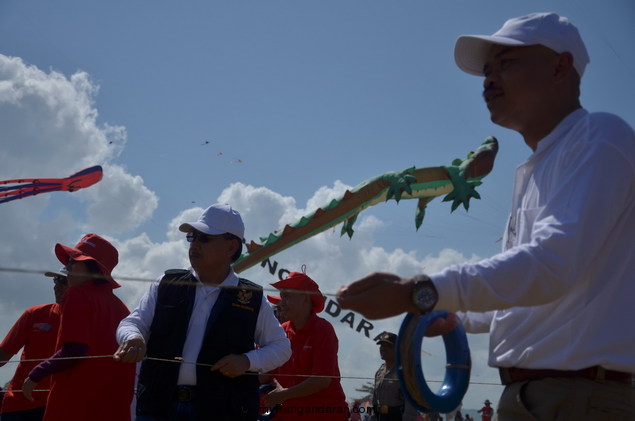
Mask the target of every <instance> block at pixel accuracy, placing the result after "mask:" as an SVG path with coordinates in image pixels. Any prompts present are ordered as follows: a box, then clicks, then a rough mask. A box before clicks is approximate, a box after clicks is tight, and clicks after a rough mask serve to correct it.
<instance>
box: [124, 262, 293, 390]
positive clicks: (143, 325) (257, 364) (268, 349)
mask: <svg viewBox="0 0 635 421" xmlns="http://www.w3.org/2000/svg"><path fill="white" fill-rule="evenodd" d="M190 272H191V273H192V275H194V277H195V278H196V279H197V280H198V281H199V282H200V280H199V278H198V275H197V274H196V272H195V271H194V270H193V269H192V268H190ZM160 281H161V279H159V280H158V281H157V282H154V283H153V284H152V285H151V286H150V289H149V290H148V292H147V293H146V294H145V295H144V296H143V297H142V298H141V301H140V302H139V306H138V307H137V308H136V309H135V310H134V311H133V312H132V313H130V315H129V316H128V317H126V318H125V319H123V320H122V321H121V323H120V324H119V328H118V329H117V342H118V343H119V344H121V343H123V342H125V341H126V340H128V339H131V338H132V337H134V336H141V337H143V338H144V340H145V341H146V343H147V341H148V338H149V335H150V333H151V332H150V326H151V325H152V319H153V318H154V309H155V306H156V300H157V293H158V289H159V283H160ZM237 285H238V276H237V275H236V273H235V272H234V271H233V270H230V273H229V275H228V276H227V278H225V280H224V281H223V282H221V284H220V285H219V286H207V285H204V284H202V283H201V284H200V287H199V288H196V296H195V301H194V306H193V308H192V316H191V317H190V322H189V325H188V331H187V335H186V338H185V343H184V345H183V352H182V354H183V355H182V358H183V362H184V364H183V363H182V364H181V366H180V370H179V378H178V383H177V384H179V385H195V384H196V364H195V363H196V361H197V359H198V354H199V352H200V350H201V346H202V344H203V336H204V333H205V328H206V326H207V320H208V319H209V315H210V313H211V311H212V308H213V307H214V304H215V303H216V300H217V299H218V295H219V293H220V290H221V288H223V287H227V286H237ZM254 341H255V343H256V344H257V345H258V346H259V348H258V349H254V350H252V351H249V352H247V353H246V354H245V355H246V356H247V358H248V359H249V370H250V371H259V372H267V371H270V370H273V369H274V368H276V367H279V366H281V365H282V364H284V363H285V362H286V361H287V360H288V359H289V357H290V356H291V345H290V343H289V339H287V336H286V334H285V333H284V330H283V329H282V327H281V326H280V323H279V322H278V320H277V319H276V317H275V315H274V314H273V310H272V309H271V306H270V305H269V303H268V302H267V299H266V297H265V296H264V294H263V297H262V303H261V305H260V311H259V313H258V319H257V322H256V331H255V334H254Z"/></svg>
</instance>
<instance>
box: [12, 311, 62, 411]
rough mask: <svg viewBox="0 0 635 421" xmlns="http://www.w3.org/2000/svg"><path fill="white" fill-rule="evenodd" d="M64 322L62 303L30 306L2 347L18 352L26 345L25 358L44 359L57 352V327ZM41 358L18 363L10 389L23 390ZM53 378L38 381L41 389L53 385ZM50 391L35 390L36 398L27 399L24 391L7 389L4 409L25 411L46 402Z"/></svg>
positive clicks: (38, 387)
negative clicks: (60, 304)
mask: <svg viewBox="0 0 635 421" xmlns="http://www.w3.org/2000/svg"><path fill="white" fill-rule="evenodd" d="M59 325H60V306H59V305H57V304H43V305H39V306H33V307H30V308H28V309H27V310H26V311H25V312H24V313H22V316H20V318H19V319H18V320H17V321H16V322H15V324H14V325H13V327H12V328H11V330H10V331H9V333H8V334H7V336H6V337H5V338H4V341H3V342H2V344H0V348H2V349H3V350H4V351H5V352H7V353H8V354H12V355H15V354H17V353H18V351H19V350H20V349H21V348H24V350H23V351H22V355H21V356H20V359H21V360H43V359H46V358H49V357H50V356H51V355H53V354H54V353H55V343H56V342H57V330H58V328H59ZM39 363H40V361H25V362H21V363H19V364H18V366H17V367H16V369H15V374H14V375H13V378H12V379H11V382H10V383H9V387H8V390H21V389H22V382H23V381H24V379H26V378H27V377H28V375H29V373H30V372H31V370H32V369H33V367H35V366H36V365H38V364H39ZM50 387H51V384H50V379H45V380H43V381H42V382H40V383H38V385H37V389H44V390H48V389H50ZM47 397H48V392H33V399H34V401H33V402H31V401H29V400H27V399H26V398H25V397H24V395H23V394H22V392H17V393H13V392H6V393H5V395H4V400H3V401H2V409H0V413H5V412H17V411H25V410H28V409H33V408H39V407H42V406H45V405H46V398H47Z"/></svg>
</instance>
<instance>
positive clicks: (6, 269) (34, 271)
mask: <svg viewBox="0 0 635 421" xmlns="http://www.w3.org/2000/svg"><path fill="white" fill-rule="evenodd" d="M0 272H10V273H24V274H36V275H43V274H44V273H46V272H52V273H55V272H57V270H37V269H22V268H9V267H0ZM90 275H91V276H93V277H94V278H99V275H96V274H93V273H91V274H90ZM113 277H114V278H115V279H116V280H117V281H130V282H146V283H154V282H157V279H149V278H138V277H130V276H116V275H115V276H113ZM171 284H173V285H196V286H203V284H202V283H201V282H197V281H174V282H171ZM217 287H218V288H221V289H223V288H224V289H235V290H252V291H263V292H279V290H278V289H276V288H273V287H249V286H240V287H239V286H234V285H217ZM289 292H290V293H294V292H296V291H295V290H289ZM297 293H299V294H310V295H324V296H327V297H336V296H337V293H331V292H316V291H297Z"/></svg>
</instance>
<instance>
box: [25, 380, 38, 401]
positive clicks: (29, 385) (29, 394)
mask: <svg viewBox="0 0 635 421" xmlns="http://www.w3.org/2000/svg"><path fill="white" fill-rule="evenodd" d="M36 386H37V383H36V382H34V381H33V380H31V378H30V377H27V378H26V379H24V383H22V394H23V395H24V397H25V398H27V399H28V400H30V401H31V402H33V390H34V389H35V388H36Z"/></svg>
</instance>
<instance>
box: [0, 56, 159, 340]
mask: <svg viewBox="0 0 635 421" xmlns="http://www.w3.org/2000/svg"><path fill="white" fill-rule="evenodd" d="M98 91H99V87H98V86H97V85H96V84H95V83H94V82H93V81H92V80H91V79H90V77H89V75H88V74H87V73H85V72H77V73H75V74H73V75H71V76H70V77H66V76H65V75H63V74H61V73H59V72H55V71H50V72H44V71H42V70H40V69H38V68H37V67H35V66H31V65H28V64H26V63H25V62H24V61H23V60H22V59H20V58H17V57H8V56H5V55H2V54H0V138H1V139H2V150H1V151H0V180H5V179H15V178H38V177H47V178H61V177H66V176H68V175H70V174H72V173H74V172H76V171H79V170H81V169H83V168H86V167H89V166H93V165H102V167H103V169H104V178H103V180H102V181H101V182H99V183H97V184H96V185H94V186H92V187H90V188H88V189H85V190H80V191H78V192H74V193H68V192H54V193H50V194H40V195H38V196H34V197H27V198H24V199H20V200H16V201H12V202H8V203H4V204H2V205H0V218H1V219H2V222H3V223H2V224H0V236H1V237H2V240H3V241H2V243H1V245H0V250H1V251H2V253H1V255H0V266H1V267H2V268H3V269H6V268H21V269H24V270H28V271H30V272H33V274H16V273H12V272H7V271H6V270H3V271H2V272H0V301H1V304H2V305H1V306H0V308H2V312H3V314H2V319H1V320H2V326H1V327H2V328H4V329H2V330H3V331H6V330H7V324H9V323H12V322H13V320H14V319H15V316H16V314H17V313H19V312H21V311H22V310H24V309H25V308H26V307H28V306H30V305H33V304H35V303H43V302H50V301H51V300H52V292H51V287H52V285H51V283H50V279H48V278H44V277H42V276H41V275H40V273H41V272H42V271H43V270H45V269H46V270H50V269H59V266H60V264H59V262H58V261H57V259H56V258H55V256H54V255H53V246H54V245H55V243H57V242H61V243H64V244H70V245H74V244H75V243H76V242H77V241H78V240H79V238H80V237H81V235H82V234H84V233H85V232H87V231H91V232H97V233H99V234H102V235H104V236H107V237H109V238H112V236H113V235H115V234H119V233H123V232H124V231H128V230H131V229H134V228H137V227H139V226H140V225H141V224H142V223H143V222H144V221H146V220H147V219H148V218H150V216H151V215H152V213H153V212H154V210H155V209H156V207H157V205H158V198H157V196H156V194H155V193H154V192H152V191H150V190H149V189H148V188H147V187H145V186H144V183H143V180H142V179H141V177H139V176H137V175H133V174H130V173H128V172H127V171H125V170H124V169H123V168H122V167H121V166H119V165H117V163H116V160H117V158H118V156H119V154H120V152H121V150H123V148H124V147H125V144H126V136H127V135H126V130H125V128H124V127H122V126H117V125H112V124H108V123H101V122H100V121H99V113H98V111H97V108H96V106H95V97H96V95H97V93H98Z"/></svg>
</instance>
